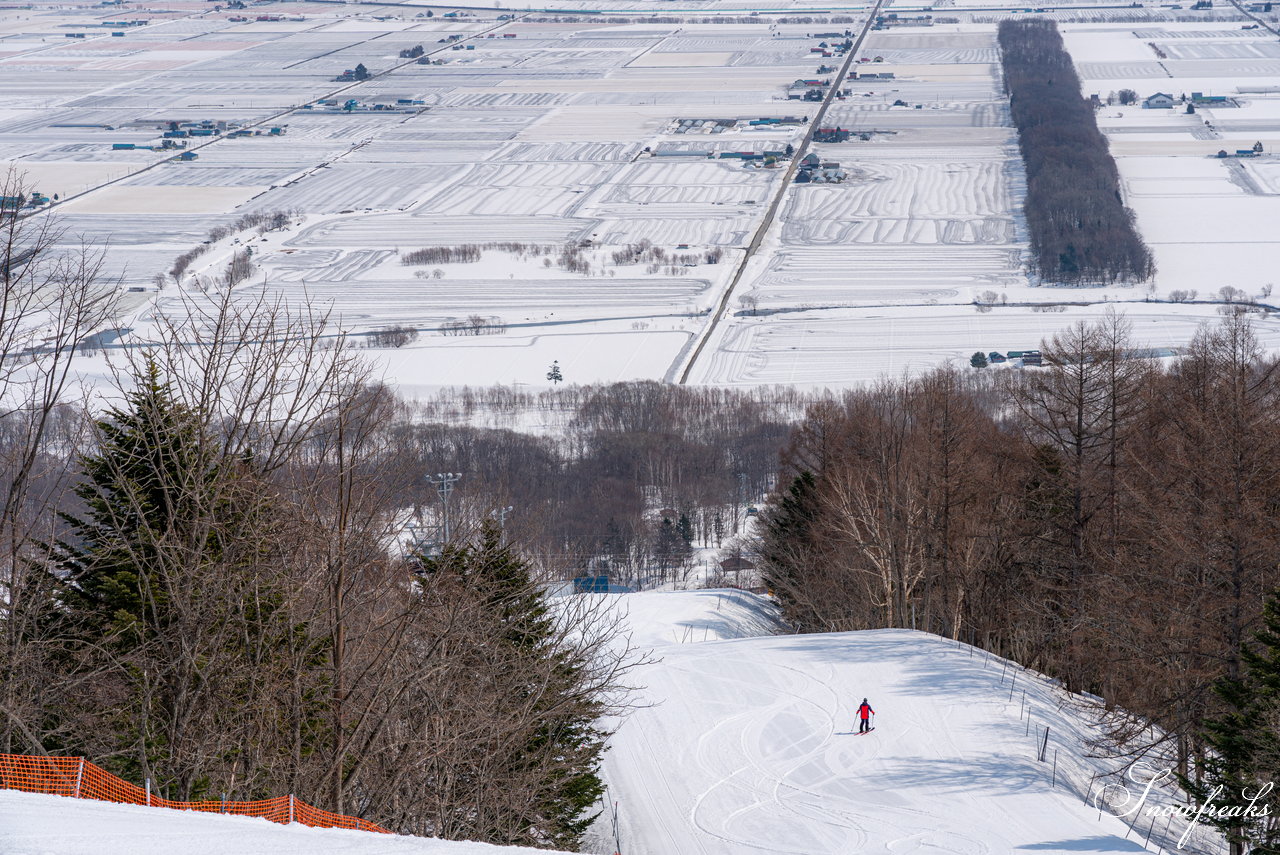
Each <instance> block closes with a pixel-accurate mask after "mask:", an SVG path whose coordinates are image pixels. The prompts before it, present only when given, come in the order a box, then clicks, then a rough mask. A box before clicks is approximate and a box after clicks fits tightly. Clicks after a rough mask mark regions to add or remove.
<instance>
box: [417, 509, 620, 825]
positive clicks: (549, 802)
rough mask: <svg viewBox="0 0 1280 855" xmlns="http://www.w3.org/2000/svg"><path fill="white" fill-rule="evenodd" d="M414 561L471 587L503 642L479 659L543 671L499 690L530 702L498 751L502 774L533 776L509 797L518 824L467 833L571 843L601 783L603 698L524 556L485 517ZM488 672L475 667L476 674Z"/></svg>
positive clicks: (589, 818)
mask: <svg viewBox="0 0 1280 855" xmlns="http://www.w3.org/2000/svg"><path fill="white" fill-rule="evenodd" d="M424 565H425V572H426V573H427V574H428V575H431V574H436V573H447V574H453V575H454V576H456V577H458V578H459V580H460V581H461V582H462V583H463V584H464V586H465V588H466V590H469V591H470V592H472V593H473V594H474V595H476V596H477V597H479V599H480V603H481V604H482V605H483V607H484V611H485V613H487V614H488V615H489V616H490V617H491V618H492V619H493V621H494V623H493V629H492V639H491V641H492V642H493V643H496V644H499V645H501V646H502V647H503V648H505V653H504V654H503V655H501V656H498V657H495V659H494V660H488V661H499V662H501V666H502V668H503V671H504V673H505V674H510V673H527V674H537V675H542V676H543V677H544V680H545V681H544V682H539V683H536V684H535V683H532V682H531V683H530V684H529V685H527V686H519V687H517V690H516V692H515V693H514V694H515V696H514V697H507V698H505V699H503V702H504V703H509V704H512V705H513V707H514V708H517V709H522V710H523V709H526V708H528V707H530V706H532V709H533V714H534V718H535V719H536V722H537V723H536V726H535V727H534V728H533V729H532V731H531V732H529V733H527V735H526V738H524V739H523V740H517V741H515V742H514V743H513V744H511V745H510V746H509V749H508V751H509V753H508V755H507V757H506V763H507V764H508V765H507V768H508V769H509V770H510V775H509V776H508V780H509V781H524V782H528V781H530V780H534V781H536V783H535V784H534V785H533V786H532V787H531V789H532V791H531V792H528V793H525V794H521V798H519V799H517V800H516V801H517V802H518V803H519V804H520V805H522V806H524V807H523V811H524V815H523V816H521V817H519V822H518V825H519V826H520V827H521V828H522V832H521V833H519V834H517V835H511V834H507V835H504V837H503V838H496V837H495V836H494V834H493V833H492V832H487V831H483V830H481V831H480V833H478V834H477V835H476V836H477V837H478V838H482V839H485V840H488V841H489V842H493V843H507V844H523V845H539V846H554V847H555V848H557V849H576V847H577V845H578V843H579V842H580V840H581V837H582V835H583V833H584V832H585V831H586V830H587V827H588V826H589V825H590V824H591V823H592V822H593V821H594V820H595V817H596V815H595V814H593V813H589V812H588V811H590V809H591V807H592V806H593V805H595V804H596V803H597V801H598V800H599V798H600V795H601V794H602V793H603V792H604V784H603V783H602V782H601V780H600V776H599V768H600V760H601V757H602V755H603V753H604V748H605V737H606V736H607V734H605V733H604V732H602V731H600V730H599V729H597V727H596V724H595V722H596V719H597V718H599V716H600V714H601V712H602V711H603V708H604V707H603V699H601V698H596V697H592V696H590V694H589V691H588V687H587V685H586V683H587V680H588V677H587V673H586V670H585V668H584V666H583V665H582V664H580V663H578V662H576V661H575V660H574V658H573V655H572V651H571V650H569V649H568V648H567V647H566V646H565V645H564V644H563V643H562V642H561V641H560V639H559V636H558V632H557V627H556V624H555V621H554V619H553V617H552V615H551V613H550V609H549V607H548V605H547V602H546V599H545V594H544V593H543V591H542V589H541V588H539V587H538V586H537V585H535V584H534V583H533V580H532V579H531V577H530V574H529V567H528V565H527V564H526V563H525V562H524V561H523V560H521V559H520V558H519V557H517V556H516V555H515V554H514V553H513V552H512V550H511V548H510V547H508V546H505V545H503V543H502V532H501V530H500V529H499V528H498V526H497V525H496V524H494V523H493V522H492V521H489V522H486V523H485V525H484V527H483V528H482V530H481V533H480V536H479V538H478V540H477V542H475V543H474V544H468V545H462V546H450V547H448V548H446V550H445V552H444V553H443V554H442V555H441V556H440V557H439V558H437V559H434V560H432V559H425V561H424ZM548 675H549V678H547V677H548ZM493 676H494V675H486V674H477V675H476V679H479V680H487V679H490V678H491V677H493ZM495 679H496V677H495Z"/></svg>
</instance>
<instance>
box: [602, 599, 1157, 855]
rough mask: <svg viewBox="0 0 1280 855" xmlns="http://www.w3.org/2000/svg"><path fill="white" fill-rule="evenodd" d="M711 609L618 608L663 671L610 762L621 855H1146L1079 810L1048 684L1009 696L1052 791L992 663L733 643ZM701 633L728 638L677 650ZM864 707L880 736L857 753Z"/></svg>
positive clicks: (905, 635)
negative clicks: (1040, 733)
mask: <svg viewBox="0 0 1280 855" xmlns="http://www.w3.org/2000/svg"><path fill="white" fill-rule="evenodd" d="M695 593H696V594H699V595H703V598H702V599H701V600H697V601H695V600H694V599H692V597H693V595H694V594H695ZM709 593H711V592H689V593H688V594H684V593H651V594H634V595H629V596H627V597H625V598H624V599H625V600H628V601H629V603H630V604H631V612H632V616H631V621H632V623H633V625H638V624H637V621H654V620H657V621H667V623H666V624H665V625H666V629H665V631H664V630H662V627H661V625H659V626H646V630H645V635H644V637H646V638H648V639H650V641H649V643H652V644H655V646H656V649H655V651H654V652H655V654H656V655H657V656H660V657H661V659H660V660H659V661H657V662H654V663H653V664H650V665H647V666H645V667H644V669H643V671H642V673H641V675H640V677H639V680H640V682H642V683H644V684H645V685H646V687H647V688H646V689H645V690H644V692H643V702H645V703H650V704H651V705H650V706H646V707H644V708H642V709H639V710H636V711H635V712H634V713H632V714H631V715H630V716H629V717H628V718H626V719H625V720H624V721H623V722H622V723H621V724H620V726H619V727H618V729H617V731H616V733H615V734H614V736H613V737H612V738H611V750H610V751H609V752H608V754H607V755H606V759H605V775H606V778H607V781H608V784H609V791H610V798H611V799H614V800H616V801H617V802H618V803H619V808H620V835H621V838H622V849H621V851H622V852H624V853H626V855H672V854H673V853H678V855H736V853H744V855H751V853H770V855H849V853H859V855H862V853H884V855H908V853H911V855H989V853H1002V855H1008V853H1013V852H1018V851H1033V852H1064V853H1065V852H1072V851H1089V852H1100V853H1124V852H1140V851H1143V849H1142V847H1141V846H1139V845H1137V844H1135V843H1134V842H1133V841H1132V840H1125V839H1124V835H1125V832H1126V827H1125V825H1124V824H1123V823H1122V822H1121V821H1120V820H1118V819H1116V818H1115V817H1113V816H1111V815H1109V814H1106V813H1104V814H1103V815H1102V816H1101V818H1099V817H1098V815H1097V809H1096V807H1094V806H1092V805H1090V806H1085V805H1083V804H1082V796H1083V791H1084V789H1085V786H1086V785H1087V784H1088V783H1089V782H1090V776H1091V774H1092V769H1091V768H1088V767H1085V766H1081V765H1077V764H1078V763H1085V762H1086V761H1085V760H1084V759H1079V758H1083V757H1084V753H1085V752H1084V747H1083V741H1082V740H1083V738H1084V737H1085V736H1090V735H1093V731H1092V730H1091V729H1090V728H1089V726H1087V725H1085V724H1084V723H1083V722H1082V721H1081V720H1079V719H1077V718H1076V717H1075V716H1074V714H1073V713H1071V712H1069V711H1063V710H1060V709H1059V700H1060V696H1059V695H1058V694H1056V693H1055V692H1056V690H1054V689H1052V688H1051V687H1050V686H1049V684H1048V683H1047V682H1045V681H1044V680H1042V679H1039V678H1033V677H1032V676H1031V675H1028V674H1025V673H1023V672H1020V671H1018V672H1017V677H1016V678H1014V679H1015V683H1014V685H1015V686H1016V691H1017V692H1019V693H1020V692H1021V691H1022V690H1023V689H1024V688H1025V689H1026V691H1027V699H1028V702H1029V703H1028V709H1031V710H1033V713H1032V715H1033V716H1034V727H1033V728H1032V730H1033V731H1034V730H1036V729H1038V728H1039V727H1040V726H1041V724H1042V721H1043V723H1048V724H1049V725H1050V727H1051V730H1052V734H1051V737H1050V750H1051V751H1052V750H1057V751H1058V752H1060V757H1059V760H1060V763H1059V768H1058V772H1057V774H1058V777H1057V779H1056V785H1055V783H1054V782H1052V781H1051V780H1050V777H1051V764H1050V763H1049V762H1045V763H1038V762H1036V761H1035V759H1034V756H1035V753H1036V749H1037V747H1038V745H1037V744H1033V743H1036V738H1035V737H1034V736H1030V735H1027V734H1026V733H1025V732H1024V728H1025V727H1026V725H1025V723H1024V722H1023V721H1021V720H1020V714H1021V704H1020V695H1019V696H1016V697H1018V700H1015V701H1012V702H1010V701H1009V697H1010V696H1011V692H1012V690H1011V688H1010V686H1009V685H1008V682H1009V680H1008V677H1007V676H1006V675H1005V674H1004V671H1003V665H1002V664H1001V663H1000V662H999V661H998V660H994V659H993V658H992V657H987V656H986V655H984V654H981V653H980V652H979V653H977V654H976V655H975V654H974V653H971V652H970V651H969V648H967V647H963V646H961V647H958V646H957V645H956V644H955V642H950V641H946V640H944V639H939V638H937V637H936V636H931V635H928V634H925V633H919V632H912V631H909V630H879V631H870V632H860V633H842V634H829V635H788V636H766V637H756V638H736V637H735V638H728V637H727V636H736V635H738V633H736V632H733V631H732V630H729V631H728V632H726V631H725V630H724V629H723V627H731V626H732V624H733V620H734V615H733V608H734V607H736V606H739V605H741V602H742V601H741V600H735V601H734V602H733V605H732V606H731V607H730V608H726V609H723V610H721V609H716V610H715V611H713V612H707V613H704V614H701V615H697V614H695V612H696V611H697V609H698V608H703V609H705V608H708V604H710V603H712V602H713V599H714V598H711V597H707V596H705V595H707V594H709ZM712 622H714V624H712ZM709 624H712V625H714V626H715V627H716V629H715V630H713V638H714V636H715V634H716V633H720V634H721V635H722V638H721V639H717V640H710V641H705V642H696V643H685V644H680V643H677V644H672V643H671V639H672V638H673V637H676V638H679V637H682V636H681V633H680V628H681V627H684V628H686V629H687V627H689V626H694V627H701V626H707V625H709ZM757 626H758V623H757ZM673 629H674V632H673ZM757 631H758V630H757ZM663 638H665V639H666V641H665V643H664V642H662V641H661V639H663ZM992 664H994V667H991V666H992ZM1009 673H1010V674H1013V673H1015V671H1013V670H1011V671H1010V672H1009ZM863 696H866V697H868V698H869V699H870V701H871V703H872V705H873V706H874V707H875V708H876V710H877V716H876V718H877V724H876V731H875V732H874V733H873V734H871V735H868V736H865V737H858V736H855V731H856V727H857V724H856V718H855V716H856V713H855V712H854V707H855V706H856V703H857V700H858V699H859V698H861V697H863ZM1082 770H1083V771H1082ZM610 839H612V838H611V837H610ZM1155 845H1156V844H1155V842H1154V841H1153V843H1152V848H1151V851H1155ZM603 846H604V845H603V844H602V845H601V847H600V848H597V849H594V850H592V851H598V852H605V849H604V848H603ZM613 851H614V850H613V849H612V848H609V849H608V852H613Z"/></svg>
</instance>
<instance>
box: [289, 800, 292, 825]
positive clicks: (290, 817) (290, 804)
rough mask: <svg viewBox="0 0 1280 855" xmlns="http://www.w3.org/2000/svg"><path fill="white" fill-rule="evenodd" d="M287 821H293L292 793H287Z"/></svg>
mask: <svg viewBox="0 0 1280 855" xmlns="http://www.w3.org/2000/svg"><path fill="white" fill-rule="evenodd" d="M289 822H293V793H290V794H289Z"/></svg>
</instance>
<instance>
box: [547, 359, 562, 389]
mask: <svg viewBox="0 0 1280 855" xmlns="http://www.w3.org/2000/svg"><path fill="white" fill-rule="evenodd" d="M547 379H548V380H550V381H551V382H552V383H559V382H560V381H561V380H563V379H564V375H563V374H561V373H560V360H558V359H557V360H556V361H555V362H552V363H551V370H550V371H548V372H547Z"/></svg>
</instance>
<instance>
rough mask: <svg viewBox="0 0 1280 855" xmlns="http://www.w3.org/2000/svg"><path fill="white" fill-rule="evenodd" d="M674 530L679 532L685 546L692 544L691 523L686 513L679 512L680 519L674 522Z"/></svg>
mask: <svg viewBox="0 0 1280 855" xmlns="http://www.w3.org/2000/svg"><path fill="white" fill-rule="evenodd" d="M676 531H678V532H679V533H680V539H681V540H683V541H684V542H685V545H686V546H692V545H693V523H692V522H691V521H690V520H689V516H688V514H684V513H682V514H680V519H679V521H677V522H676Z"/></svg>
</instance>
